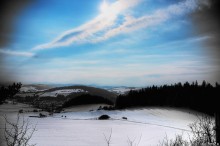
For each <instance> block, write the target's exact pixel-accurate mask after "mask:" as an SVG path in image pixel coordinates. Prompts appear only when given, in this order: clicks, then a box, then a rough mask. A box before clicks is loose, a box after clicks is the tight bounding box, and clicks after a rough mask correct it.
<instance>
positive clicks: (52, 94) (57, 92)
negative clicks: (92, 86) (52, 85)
mask: <svg viewBox="0 0 220 146" xmlns="http://www.w3.org/2000/svg"><path fill="white" fill-rule="evenodd" d="M87 92H88V91H85V90H83V89H62V90H55V91H52V92H44V93H43V94H41V95H40V97H46V96H50V97H57V96H58V95H63V96H67V95H69V94H72V93H87Z"/></svg>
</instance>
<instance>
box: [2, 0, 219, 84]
mask: <svg viewBox="0 0 220 146" xmlns="http://www.w3.org/2000/svg"><path fill="white" fill-rule="evenodd" d="M206 6H207V7H208V4H207V3H201V2H199V1H197V0H181V1H176V0H80V1H79V0H63V1H60V0H47V1H45V0H37V1H35V2H33V3H31V4H30V5H28V7H26V8H25V9H23V10H22V11H21V13H19V15H18V16H17V17H16V20H15V23H14V24H13V26H14V29H15V31H14V33H13V34H11V36H10V37H11V39H12V41H11V42H10V44H9V45H7V46H6V47H5V48H3V49H1V50H0V53H1V54H4V56H5V57H4V62H5V64H4V69H6V70H7V72H8V73H11V74H13V76H14V77H15V78H16V79H17V80H19V81H21V82H23V83H64V84H65V83H68V84H69V83H72V84H86V85H90V84H96V85H125V86H146V85H151V84H165V83H167V84H169V83H175V82H185V81H190V82H191V81H195V80H198V81H202V80H207V81H209V82H213V81H214V79H213V76H214V73H215V70H216V66H214V65H213V64H211V59H212V58H210V56H207V55H206V51H204V50H205V49H206V48H205V47H206V46H205V45H203V44H202V42H204V41H206V40H209V39H212V36H210V35H198V34H196V33H194V27H195V26H194V24H193V23H192V22H191V19H190V15H191V14H192V13H194V12H195V11H198V10H199V9H200V8H201V7H206ZM2 68H3V67H2ZM15 72H16V73H15Z"/></svg>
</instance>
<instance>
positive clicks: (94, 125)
mask: <svg viewBox="0 0 220 146" xmlns="http://www.w3.org/2000/svg"><path fill="white" fill-rule="evenodd" d="M99 106H100V105H83V106H75V107H72V108H68V109H65V111H64V112H62V113H58V114H54V115H53V116H49V117H46V118H30V117H29V120H30V122H31V123H32V124H37V127H36V128H37V131H36V132H35V133H34V135H33V137H32V139H31V141H30V143H32V144H37V146H64V145H65V146H73V145H76V146H105V145H106V142H105V137H104V135H105V136H106V137H108V136H109V135H110V133H111V131H112V137H111V146H128V143H127V141H128V139H130V140H132V141H134V143H138V141H139V140H140V143H139V146H156V145H157V144H159V141H162V140H163V139H164V137H166V135H167V137H168V138H173V137H174V136H175V135H176V134H183V135H184V136H186V137H188V136H189V135H190V132H189V131H188V130H189V127H188V124H190V123H193V122H194V121H195V120H196V119H197V115H199V113H197V114H194V113H193V112H191V111H184V110H176V109H171V108H133V109H127V110H115V111H103V110H96V109H97V107H99ZM19 109H24V111H28V110H30V111H31V110H33V109H30V107H29V106H27V105H25V104H17V105H12V104H3V105H0V115H1V116H2V115H4V114H6V115H7V117H8V118H9V119H10V120H12V121H13V120H14V119H15V117H16V111H18V110H19ZM38 114H39V113H33V112H25V113H23V114H22V115H23V116H24V117H26V118H28V116H30V115H38ZM102 114H108V115H109V116H110V117H111V119H110V120H101V121H100V120H97V117H99V116H100V115H102ZM1 116H0V135H1V136H2V135H3V128H4V120H3V118H2V117H1ZM122 117H127V120H124V119H122ZM188 134H189V135H188ZM2 138H3V137H1V140H0V141H1V143H0V145H1V146H4V145H3V144H4V142H3V139H2Z"/></svg>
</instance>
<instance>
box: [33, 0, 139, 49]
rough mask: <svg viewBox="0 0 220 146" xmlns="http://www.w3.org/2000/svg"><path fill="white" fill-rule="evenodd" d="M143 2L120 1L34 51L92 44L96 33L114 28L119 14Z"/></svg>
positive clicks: (132, 0) (135, 0) (133, 0)
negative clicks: (76, 44) (74, 43)
mask: <svg viewBox="0 0 220 146" xmlns="http://www.w3.org/2000/svg"><path fill="white" fill-rule="evenodd" d="M140 1H141V0H119V1H116V2H115V3H112V4H111V5H109V7H108V9H107V10H106V11H104V12H102V13H100V14H99V15H98V16H97V17H95V18H94V19H93V20H91V21H89V22H87V23H85V24H83V25H81V26H79V27H77V28H73V29H71V30H68V31H66V32H64V33H62V34H61V35H60V36H58V37H57V38H55V39H54V40H53V41H52V42H49V43H46V44H42V45H38V46H36V47H34V48H33V49H32V50H44V49H48V48H55V47H61V46H68V45H70V44H72V43H73V42H77V43H82V42H90V40H91V38H93V37H94V36H95V35H96V33H98V32H101V31H104V30H106V29H109V28H111V27H113V26H114V25H115V23H116V19H117V17H118V15H119V14H121V13H122V12H124V11H125V10H127V9H129V8H131V7H134V6H135V5H137V4H138V3H140Z"/></svg>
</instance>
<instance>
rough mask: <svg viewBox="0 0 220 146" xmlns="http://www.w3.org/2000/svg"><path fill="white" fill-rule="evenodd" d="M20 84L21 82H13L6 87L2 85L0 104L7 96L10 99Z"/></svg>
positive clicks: (17, 90) (18, 89)
mask: <svg viewBox="0 0 220 146" xmlns="http://www.w3.org/2000/svg"><path fill="white" fill-rule="evenodd" d="M21 86H22V84H21V83H13V84H12V85H9V86H8V87H4V86H2V87H1V88H0V104H2V103H3V102H4V101H5V100H6V99H7V98H9V99H12V98H13V96H14V95H15V94H16V93H18V92H19V91H20V88H21Z"/></svg>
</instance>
